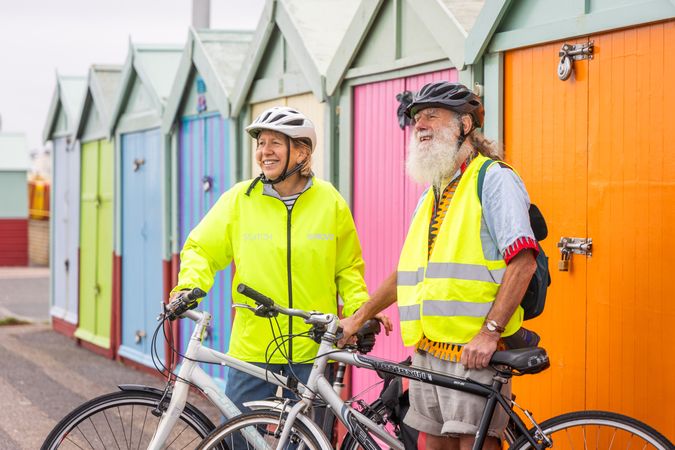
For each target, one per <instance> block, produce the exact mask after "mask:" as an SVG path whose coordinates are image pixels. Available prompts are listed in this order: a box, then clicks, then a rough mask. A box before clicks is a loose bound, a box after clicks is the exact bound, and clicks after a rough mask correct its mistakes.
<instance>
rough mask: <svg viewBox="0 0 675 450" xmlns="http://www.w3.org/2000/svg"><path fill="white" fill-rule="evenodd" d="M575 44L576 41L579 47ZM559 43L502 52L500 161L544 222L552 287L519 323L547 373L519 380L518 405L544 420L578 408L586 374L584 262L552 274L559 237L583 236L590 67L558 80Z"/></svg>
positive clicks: (584, 65) (578, 68)
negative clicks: (539, 307) (542, 353)
mask: <svg viewBox="0 0 675 450" xmlns="http://www.w3.org/2000/svg"><path fill="white" fill-rule="evenodd" d="M582 41H583V40H579V41H578V42H582ZM561 45H562V43H555V44H550V45H545V46H540V47H533V48H527V49H521V50H516V51H512V52H508V53H507V54H506V55H505V61H504V96H505V98H504V140H505V142H504V144H505V156H506V160H507V161H509V162H510V163H512V164H513V166H514V167H515V168H516V170H517V171H518V173H519V174H520V175H521V176H522V177H523V179H524V180H525V184H526V186H527V189H528V191H529V194H530V197H531V200H532V201H533V202H534V203H536V204H537V206H539V208H540V209H541V210H542V212H543V213H544V216H545V217H546V220H547V222H548V229H549V237H548V239H546V240H544V241H543V242H542V243H541V244H542V247H543V248H544V251H545V252H546V254H547V255H548V256H549V257H550V262H549V266H550V267H551V275H552V282H551V283H552V284H551V288H550V290H549V293H548V297H547V303H546V310H545V311H544V313H543V314H542V315H541V316H539V317H538V318H537V319H534V320H532V321H529V322H527V323H526V324H525V325H526V326H527V327H531V328H532V329H533V330H535V331H537V332H538V333H539V334H540V335H541V337H542V341H541V345H542V346H543V347H545V348H546V349H547V351H548V353H549V356H550V358H551V369H549V370H547V371H546V372H543V373H542V374H540V375H536V376H527V377H524V378H522V379H517V380H516V381H515V385H514V393H515V394H516V395H517V399H516V401H517V402H518V403H519V404H521V405H523V406H524V407H527V408H528V409H530V410H531V411H533V412H534V413H535V417H536V418H538V419H543V418H546V417H550V416H552V415H553V414H557V413H560V412H563V411H573V410H578V409H583V407H584V396H585V392H584V376H585V369H586V328H585V323H586V261H585V259H582V258H578V259H576V260H574V261H573V263H572V269H571V270H570V271H569V272H559V271H558V270H557V265H558V263H557V259H558V258H557V255H558V250H557V248H556V242H557V240H558V239H559V238H560V236H574V237H585V236H586V199H587V190H586V174H587V150H586V149H587V143H586V142H587V139H586V123H587V121H588V109H587V96H588V63H587V61H581V62H579V63H577V64H576V67H575V69H576V71H575V73H574V75H573V76H572V78H570V80H568V81H567V82H565V83H563V82H561V81H560V80H559V79H558V76H557V72H556V70H555V69H556V65H557V63H558V57H557V54H558V49H559V48H560V46H561Z"/></svg>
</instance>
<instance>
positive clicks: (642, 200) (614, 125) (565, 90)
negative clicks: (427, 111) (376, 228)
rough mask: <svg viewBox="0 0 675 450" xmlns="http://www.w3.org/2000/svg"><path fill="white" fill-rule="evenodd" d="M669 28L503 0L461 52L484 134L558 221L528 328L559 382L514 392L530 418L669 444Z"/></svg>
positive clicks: (672, 189) (559, 5) (651, 7)
mask: <svg viewBox="0 0 675 450" xmlns="http://www.w3.org/2000/svg"><path fill="white" fill-rule="evenodd" d="M674 18H675V4H674V3H673V2H672V1H668V0H651V1H642V0H639V1H638V0H626V1H621V2H612V1H593V2H587V1H581V0H579V1H570V2H557V1H554V0H532V1H530V0H523V1H503V0H502V1H494V2H486V6H485V9H484V10H483V11H482V12H481V14H480V16H479V17H478V19H477V21H476V24H475V26H474V27H473V29H472V31H471V33H470V35H469V37H468V39H467V42H466V62H467V64H476V65H479V64H482V66H483V71H484V77H485V89H486V100H488V102H487V103H488V104H487V105H486V107H487V113H488V116H487V120H488V126H487V127H486V130H487V131H488V132H489V133H490V134H491V136H492V137H496V138H499V139H503V142H504V147H505V149H504V151H505V157H506V160H507V161H509V162H512V163H513V164H514V166H515V168H516V169H517V170H518V172H519V174H520V175H521V176H522V177H523V179H524V180H525V183H526V185H527V188H528V191H529V193H530V196H531V198H532V200H533V201H535V202H536V203H537V205H538V206H539V207H540V208H541V210H542V211H543V213H544V215H545V217H546V219H547V222H548V229H549V238H548V239H547V240H545V241H544V242H543V243H542V245H543V247H544V249H545V250H546V252H547V253H548V255H549V257H550V258H551V263H550V268H551V271H552V284H551V287H550V289H549V295H548V299H547V306H546V311H545V312H544V314H543V315H542V316H541V317H539V318H537V319H535V320H533V321H532V322H528V323H526V326H531V327H532V328H533V329H535V330H536V331H537V332H539V334H541V335H542V344H541V345H542V346H544V347H545V348H546V349H547V350H548V353H549V356H550V359H551V369H550V370H548V371H546V372H544V373H542V374H541V375H537V376H534V377H523V378H522V379H519V380H516V383H515V387H514V389H515V392H516V394H517V395H518V400H519V403H521V404H523V405H525V406H527V408H528V409H530V410H532V411H535V412H536V414H537V416H538V417H547V416H550V415H552V414H557V413H560V412H566V411H571V410H578V409H607V410H612V411H617V412H620V413H624V414H627V415H630V416H633V417H635V418H637V419H640V420H643V421H645V422H647V423H649V424H650V425H652V426H653V427H654V428H656V429H657V430H659V431H660V432H661V433H663V434H665V435H666V436H667V437H668V438H670V440H671V441H672V440H674V439H675V409H673V408H670V407H666V406H665V405H669V404H671V403H672V402H673V401H675V386H673V383H672V382H671V381H672V373H673V371H674V370H675V361H674V360H673V358H672V357H671V355H672V351H670V349H672V348H673V347H675V336H674V335H673V333H672V332H671V330H670V324H671V323H672V322H673V321H674V320H675V305H674V304H673V302H672V301H670V300H669V298H670V296H671V285H670V282H669V275H668V273H669V272H670V270H669V269H668V267H669V262H668V261H670V258H671V255H672V254H673V252H674V251H675V244H674V243H673V239H672V238H671V237H670V233H671V232H672V230H673V229H674V228H675V214H673V211H675V209H674V208H673V205H674V204H675V184H673V180H675V156H674V155H673V152H672V146H671V145H669V144H668V142H669V139H670V135H669V133H670V131H671V127H672V125H673V123H674V121H673V113H672V105H673V104H674V103H675V83H673V82H672V79H673V75H672V74H673V73H674V72H675V20H674ZM580 244H588V245H585V246H581V245H580ZM558 245H560V248H559V247H558ZM575 247H576V248H575ZM656 386H658V388H655V387H656Z"/></svg>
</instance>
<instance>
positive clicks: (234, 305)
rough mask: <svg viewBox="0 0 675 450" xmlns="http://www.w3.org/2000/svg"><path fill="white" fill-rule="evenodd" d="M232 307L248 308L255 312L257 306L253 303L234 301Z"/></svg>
mask: <svg viewBox="0 0 675 450" xmlns="http://www.w3.org/2000/svg"><path fill="white" fill-rule="evenodd" d="M232 307H233V308H243V309H248V310H249V311H251V312H253V313H255V308H254V307H253V306H251V305H247V304H246V303H232Z"/></svg>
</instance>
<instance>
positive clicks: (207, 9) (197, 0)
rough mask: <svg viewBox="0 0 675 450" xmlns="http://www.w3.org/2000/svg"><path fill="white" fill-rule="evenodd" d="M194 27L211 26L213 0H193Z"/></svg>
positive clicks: (203, 27) (201, 28)
mask: <svg viewBox="0 0 675 450" xmlns="http://www.w3.org/2000/svg"><path fill="white" fill-rule="evenodd" d="M192 27H193V28H194V29H195V30H203V29H205V28H210V27H211V0H192Z"/></svg>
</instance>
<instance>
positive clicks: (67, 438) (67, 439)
mask: <svg viewBox="0 0 675 450" xmlns="http://www.w3.org/2000/svg"><path fill="white" fill-rule="evenodd" d="M80 434H82V432H81V431H80ZM63 440H64V441H70V442H72V443H73V445H74V446H75V447H77V448H79V449H81V450H84V449H83V448H82V447H80V446H79V445H77V442H75V441H73V440H72V439H71V438H69V437H68V436H66V437H65V438H64V439H63ZM89 447H91V445H89ZM91 448H94V447H91Z"/></svg>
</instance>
